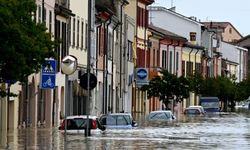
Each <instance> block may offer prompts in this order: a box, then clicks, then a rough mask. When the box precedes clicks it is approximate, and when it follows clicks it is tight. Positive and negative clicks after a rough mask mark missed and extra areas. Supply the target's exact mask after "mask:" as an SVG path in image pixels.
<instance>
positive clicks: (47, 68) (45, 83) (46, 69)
mask: <svg viewBox="0 0 250 150" xmlns="http://www.w3.org/2000/svg"><path fill="white" fill-rule="evenodd" d="M40 83H41V84H40V88H41V89H54V88H55V85H56V60H54V59H48V60H46V62H45V63H44V64H43V65H42V74H41V82H40Z"/></svg>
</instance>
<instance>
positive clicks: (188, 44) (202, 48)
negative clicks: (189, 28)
mask: <svg viewBox="0 0 250 150" xmlns="http://www.w3.org/2000/svg"><path fill="white" fill-rule="evenodd" d="M183 46H184V47H189V48H195V49H200V50H204V49H205V47H203V46H199V45H194V44H192V43H190V42H186V43H185V44H184V45H183Z"/></svg>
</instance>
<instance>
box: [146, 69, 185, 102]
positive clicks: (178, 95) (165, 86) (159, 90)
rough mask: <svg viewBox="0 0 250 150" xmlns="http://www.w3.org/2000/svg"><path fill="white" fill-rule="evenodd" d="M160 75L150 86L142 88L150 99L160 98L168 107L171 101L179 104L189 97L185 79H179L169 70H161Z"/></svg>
mask: <svg viewBox="0 0 250 150" xmlns="http://www.w3.org/2000/svg"><path fill="white" fill-rule="evenodd" d="M160 73H161V76H156V77H154V78H153V79H152V80H151V81H150V82H149V85H145V86H143V87H142V90H144V91H147V96H148V98H151V97H159V100H161V101H162V102H163V103H164V104H165V106H166V107H168V104H169V102H170V99H173V100H175V101H177V102H179V101H181V100H182V99H183V98H187V97H188V96H189V89H188V87H189V83H188V80H187V79H185V78H184V77H180V78H177V77H176V76H175V75H173V74H171V73H169V72H168V71H167V70H161V72H160ZM174 97H175V99H174Z"/></svg>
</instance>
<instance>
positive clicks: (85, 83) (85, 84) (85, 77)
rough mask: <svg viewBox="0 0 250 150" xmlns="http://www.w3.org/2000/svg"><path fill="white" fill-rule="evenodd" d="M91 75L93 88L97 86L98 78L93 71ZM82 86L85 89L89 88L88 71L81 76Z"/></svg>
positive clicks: (91, 86)
mask: <svg viewBox="0 0 250 150" xmlns="http://www.w3.org/2000/svg"><path fill="white" fill-rule="evenodd" d="M89 77H90V78H89V79H90V80H89V89H90V90H92V89H94V88H95V87H96V84H97V78H96V76H95V75H94V74H93V73H90V76H89ZM80 86H81V87H82V88H83V89H85V90H88V73H85V74H83V75H82V76H81V77H80Z"/></svg>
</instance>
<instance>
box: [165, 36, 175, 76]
mask: <svg viewBox="0 0 250 150" xmlns="http://www.w3.org/2000/svg"><path fill="white" fill-rule="evenodd" d="M173 43H174V41H173V40H171V43H170V44H167V56H166V57H167V58H166V61H167V63H166V67H167V68H166V69H167V71H168V72H169V66H168V60H169V58H168V53H169V46H170V45H173Z"/></svg>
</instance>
